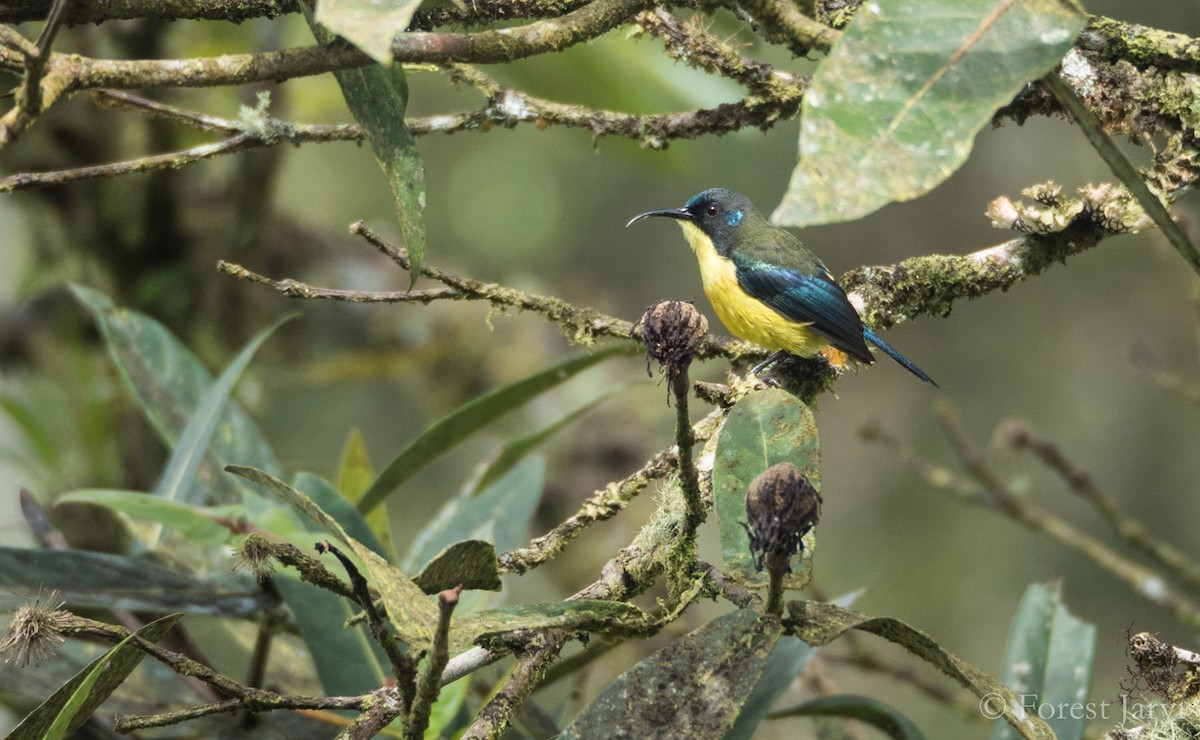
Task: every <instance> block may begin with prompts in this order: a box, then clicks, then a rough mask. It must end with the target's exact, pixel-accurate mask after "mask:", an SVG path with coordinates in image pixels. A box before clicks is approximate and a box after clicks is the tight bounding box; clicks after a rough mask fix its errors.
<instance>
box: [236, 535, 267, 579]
mask: <svg viewBox="0 0 1200 740" xmlns="http://www.w3.org/2000/svg"><path fill="white" fill-rule="evenodd" d="M233 569H234V571H240V570H248V571H250V573H252V574H253V575H254V577H255V578H257V579H258V580H259V581H265V580H267V579H268V578H270V577H271V575H272V574H273V573H274V572H275V558H274V556H273V555H272V554H271V543H270V542H269V541H268V540H267V539H266V538H265V537H263V536H262V535H260V534H252V535H250V536H249V537H247V538H246V541H245V542H243V543H242V548H241V549H240V550H239V551H238V558H237V562H235V563H234V564H233Z"/></svg>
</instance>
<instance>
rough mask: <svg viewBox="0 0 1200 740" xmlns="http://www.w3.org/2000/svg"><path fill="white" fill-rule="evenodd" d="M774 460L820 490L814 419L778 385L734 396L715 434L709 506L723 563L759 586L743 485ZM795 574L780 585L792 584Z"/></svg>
mask: <svg viewBox="0 0 1200 740" xmlns="http://www.w3.org/2000/svg"><path fill="white" fill-rule="evenodd" d="M780 462H790V463H792V464H794V465H795V466H796V467H797V468H799V469H800V472H801V473H803V474H804V475H805V476H806V477H807V478H808V479H809V481H811V482H812V484H813V487H814V488H816V489H817V491H820V490H821V455H820V444H819V440H818V436H817V423H816V421H815V420H814V419H813V415H812V411H811V410H809V408H808V407H807V406H805V405H804V403H803V402H801V401H800V400H799V399H797V398H796V397H795V396H793V395H792V394H790V393H788V392H787V391H783V390H780V389H778V388H772V389H770V390H765V391H760V392H757V393H751V394H750V395H748V396H746V397H744V398H742V400H740V401H738V403H737V405H736V406H734V407H733V410H731V411H730V412H729V417H728V418H727V419H726V420H725V424H724V425H723V426H722V427H721V431H720V433H719V436H718V437H717V455H716V460H715V461H714V463H713V509H714V511H716V514H717V531H718V533H719V535H720V538H721V551H722V552H723V553H724V555H725V566H726V568H727V569H728V572H729V573H730V574H731V575H735V576H736V577H738V578H739V579H741V580H743V581H745V582H746V583H748V584H751V585H755V586H764V585H766V583H767V580H768V576H767V573H766V572H761V573H760V572H759V571H757V570H756V569H755V567H754V556H753V555H752V554H751V553H750V539H749V537H748V536H747V535H746V530H745V529H743V528H742V522H744V521H746V489H747V488H748V487H749V485H750V482H751V481H752V480H754V478H755V477H756V476H758V474H759V473H762V472H763V471H764V470H766V469H767V468H769V467H771V466H772V465H774V464H776V463H780ZM801 575H802V574H800V573H791V574H789V575H788V577H787V579H786V580H785V584H792V585H798V584H799V582H800V577H801Z"/></svg>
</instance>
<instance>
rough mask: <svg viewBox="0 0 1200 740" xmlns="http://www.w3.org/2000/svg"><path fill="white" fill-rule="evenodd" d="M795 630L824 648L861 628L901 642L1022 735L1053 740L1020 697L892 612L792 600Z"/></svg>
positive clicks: (1050, 733)
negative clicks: (889, 614) (886, 614)
mask: <svg viewBox="0 0 1200 740" xmlns="http://www.w3.org/2000/svg"><path fill="white" fill-rule="evenodd" d="M787 608H788V613H789V615H790V616H791V620H790V623H791V625H792V628H791V634H794V635H796V636H797V637H799V638H800V639H801V640H804V641H805V642H807V643H808V644H809V645H813V646H815V647H821V646H824V645H828V644H829V643H830V642H833V641H834V640H836V639H837V638H838V637H840V636H841V635H843V634H845V633H846V632H847V631H848V630H861V631H863V632H870V633H872V634H875V635H878V636H880V637H882V638H884V639H885V640H889V641H891V642H894V643H896V644H897V645H900V646H901V647H903V648H905V649H906V650H908V651H909V652H910V653H912V654H913V655H916V656H917V657H918V658H921V659H922V660H924V661H925V662H927V663H929V664H930V665H932V666H933V667H934V668H937V669H938V670H939V671H941V672H942V673H944V674H946V675H947V676H949V677H950V678H953V679H954V680H955V681H958V682H959V683H960V684H962V685H963V686H965V687H966V688H968V689H970V690H971V692H972V693H974V694H975V695H976V696H978V697H979V698H980V699H984V700H986V701H987V702H988V707H989V708H991V709H994V710H995V711H998V712H1000V713H1001V714H1002V715H1003V716H1004V719H1005V720H1006V721H1008V723H1009V724H1011V725H1012V726H1013V727H1015V728H1016V729H1017V731H1018V732H1020V733H1021V736H1022V737H1025V738H1035V739H1036V740H1053V738H1054V731H1053V730H1051V729H1050V726H1049V725H1048V724H1046V722H1045V720H1043V719H1041V718H1040V717H1038V716H1037V715H1036V714H1033V713H1031V712H1029V711H1027V710H1026V709H1025V706H1024V705H1023V703H1022V699H1021V697H1019V696H1017V695H1016V694H1015V693H1014V692H1013V691H1012V690H1011V689H1009V688H1008V687H1007V686H1005V685H1004V684H1002V683H1000V682H999V681H997V680H996V679H994V678H992V677H991V676H989V675H987V674H986V673H984V672H983V671H981V670H979V669H978V668H976V667H975V666H973V665H971V664H970V663H968V662H966V661H965V660H963V659H961V658H959V657H957V656H956V655H954V654H953V653H951V652H950V651H949V650H946V649H945V648H943V647H942V646H941V645H939V644H938V643H937V642H935V641H934V640H933V638H931V637H930V636H929V635H927V634H925V633H924V632H921V631H920V630H916V629H913V628H912V627H910V626H908V625H907V624H905V623H904V622H901V621H900V620H898V619H893V618H892V617H875V616H871V615H869V614H863V613H862V612H856V611H851V610H849V609H843V608H842V607H840V606H836V605H834V604H823V603H820V602H815V601H791V602H788V605H787Z"/></svg>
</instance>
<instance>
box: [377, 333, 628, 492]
mask: <svg viewBox="0 0 1200 740" xmlns="http://www.w3.org/2000/svg"><path fill="white" fill-rule="evenodd" d="M635 351H636V350H635V349H633V348H631V347H629V346H627V345H623V344H622V345H616V346H613V347H608V348H605V349H600V350H597V351H595V352H592V353H590V354H586V355H583V356H581V357H574V358H572V359H570V360H567V361H565V362H561V363H559V364H557V365H554V366H553V367H549V368H546V369H545V370H543V371H541V372H540V373H537V374H535V375H531V376H529V377H527V378H523V379H521V380H518V381H516V382H515V383H510V384H509V385H506V386H503V387H500V388H496V389H495V390H492V391H489V392H487V393H485V394H483V395H482V396H477V397H475V398H473V399H471V400H470V401H468V402H467V403H465V404H463V405H462V406H459V407H458V408H457V409H455V410H454V411H452V412H450V414H449V415H448V416H444V417H442V418H441V419H439V420H437V421H435V422H434V423H433V424H431V425H430V426H429V427H427V428H426V429H425V430H424V431H422V432H421V434H420V435H418V437H417V438H416V439H414V440H413V441H412V442H410V443H409V444H408V446H407V447H405V448H404V449H403V450H401V451H400V454H399V455H397V456H396V457H395V458H394V459H393V460H392V461H391V462H390V463H388V464H387V467H385V468H384V470H383V472H382V473H380V474H379V477H378V478H376V479H375V482H374V483H373V484H371V488H370V490H368V491H367V492H366V493H365V494H364V495H363V497H362V500H361V501H359V502H358V508H359V511H370V510H371V509H373V508H375V507H376V506H378V505H379V504H381V503H383V500H384V498H386V497H387V496H388V495H389V494H391V493H392V492H393V491H395V490H396V489H397V488H399V487H400V486H401V485H403V484H404V482H405V481H407V480H408V479H409V478H411V477H412V476H413V475H415V474H416V473H417V471H418V470H420V469H421V468H423V467H425V466H426V465H427V464H429V462H430V461H432V460H433V459H435V458H436V457H437V456H439V455H441V454H442V453H444V452H446V451H447V450H449V449H450V448H451V447H453V446H454V445H456V444H458V443H459V442H461V441H463V440H464V439H466V438H467V437H468V436H470V435H471V434H472V433H474V432H475V431H477V430H478V429H480V428H481V427H483V426H485V425H487V424H488V423H490V422H492V421H494V420H496V419H497V418H499V417H500V416H503V415H504V414H506V413H508V412H509V411H512V410H513V409H515V408H518V407H519V406H521V405H523V404H525V403H527V402H528V401H530V400H531V399H533V398H536V397H537V396H539V395H541V394H542V393H544V392H546V391H547V390H549V389H551V388H553V387H555V386H556V385H559V384H560V383H562V382H564V381H566V380H568V379H569V378H571V377H572V376H574V375H576V374H578V373H580V372H582V371H583V370H586V369H587V368H589V367H591V366H592V365H595V364H597V363H599V362H603V361H604V360H607V359H609V358H610V357H617V356H619V355H630V354H633V353H634V352H635Z"/></svg>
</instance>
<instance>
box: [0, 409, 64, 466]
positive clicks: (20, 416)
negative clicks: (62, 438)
mask: <svg viewBox="0 0 1200 740" xmlns="http://www.w3.org/2000/svg"><path fill="white" fill-rule="evenodd" d="M0 411H3V412H4V413H5V414H6V415H7V416H8V418H9V420H10V421H12V423H13V425H14V426H16V428H17V429H19V430H20V431H21V434H22V435H23V436H24V437H25V441H26V442H28V443H29V446H30V447H32V448H33V452H34V454H35V455H37V457H38V459H39V460H41V461H42V463H43V464H45V465H46V466H47V467H51V468H53V467H57V466H58V461H59V459H60V458H61V457H62V455H61V454H60V452H59V443H58V440H56V439H54V436H53V435H52V434H51V433H50V431H49V430H48V429H47V428H46V426H45V425H44V424H42V422H41V420H40V419H39V418H38V415H37V414H36V413H35V412H34V411H33V409H31V408H29V407H28V406H27V405H25V404H24V403H21V402H20V401H18V400H17V399H15V398H13V397H12V396H8V395H4V396H0Z"/></svg>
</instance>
